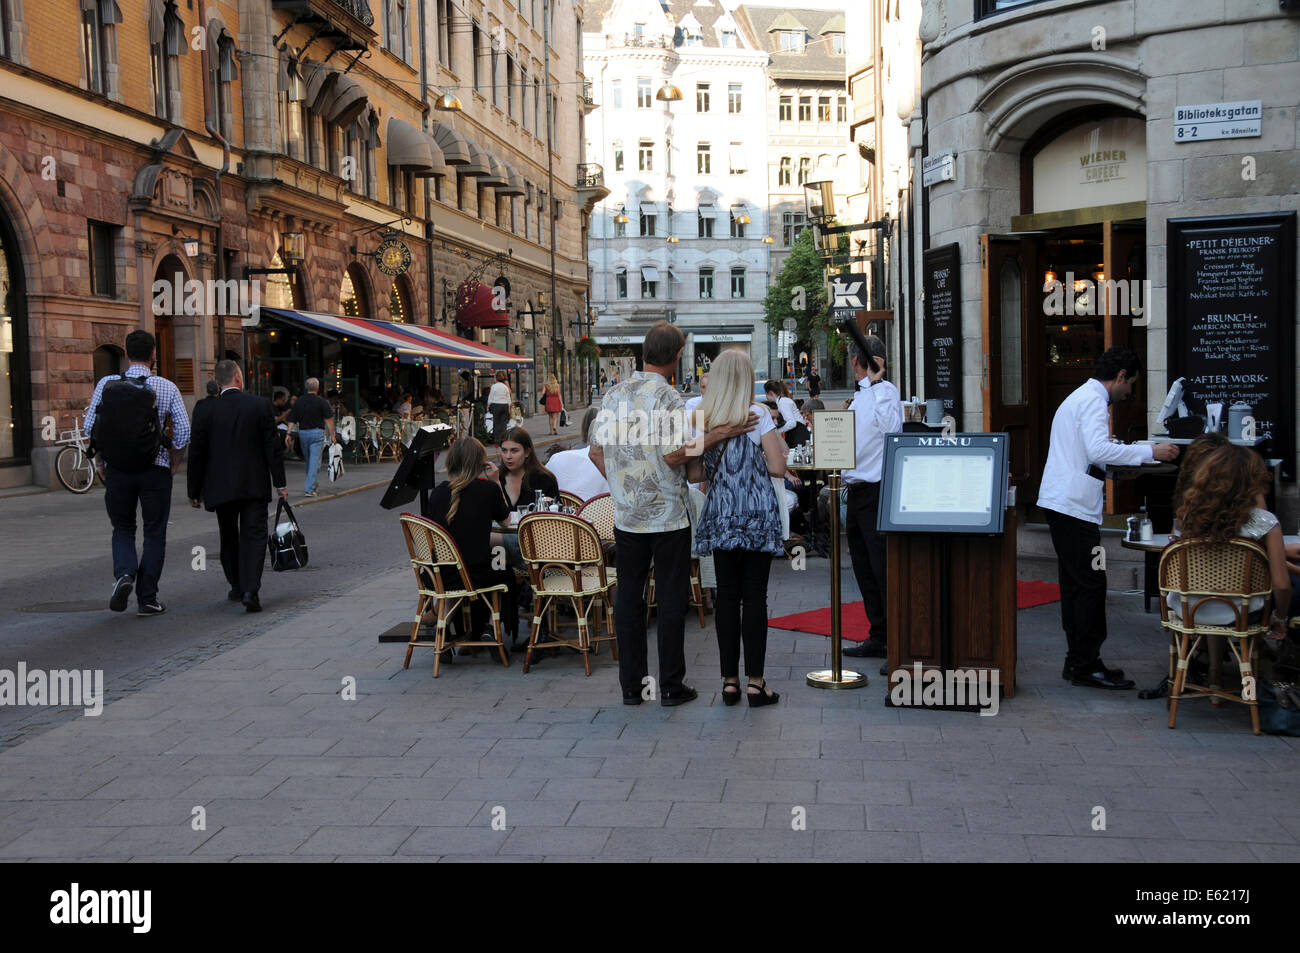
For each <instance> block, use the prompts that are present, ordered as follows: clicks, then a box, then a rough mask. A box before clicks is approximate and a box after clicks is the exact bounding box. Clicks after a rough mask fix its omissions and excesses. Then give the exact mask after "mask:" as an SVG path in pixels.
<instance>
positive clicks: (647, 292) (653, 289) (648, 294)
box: [641, 268, 659, 298]
mask: <svg viewBox="0 0 1300 953" xmlns="http://www.w3.org/2000/svg"><path fill="white" fill-rule="evenodd" d="M658 291H659V282H657V281H651V280H650V279H649V278H647V277H646V273H645V269H644V268H643V269H641V297H643V298H656V297H658Z"/></svg>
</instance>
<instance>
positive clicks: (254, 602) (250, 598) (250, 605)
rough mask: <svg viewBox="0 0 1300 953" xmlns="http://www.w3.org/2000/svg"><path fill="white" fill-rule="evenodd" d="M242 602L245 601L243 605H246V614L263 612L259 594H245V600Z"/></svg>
mask: <svg viewBox="0 0 1300 953" xmlns="http://www.w3.org/2000/svg"><path fill="white" fill-rule="evenodd" d="M242 601H243V603H244V611H245V612H261V611H262V603H261V601H260V600H259V599H258V598H257V593H255V592H246V593H244V598H243V600H242Z"/></svg>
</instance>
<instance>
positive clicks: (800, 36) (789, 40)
mask: <svg viewBox="0 0 1300 953" xmlns="http://www.w3.org/2000/svg"><path fill="white" fill-rule="evenodd" d="M806 36H807V34H805V33H804V32H803V31H802V30H781V31H780V42H781V52H782V53H802V52H803V47H804V39H805V37H806Z"/></svg>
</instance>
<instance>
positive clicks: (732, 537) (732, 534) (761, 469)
mask: <svg viewBox="0 0 1300 953" xmlns="http://www.w3.org/2000/svg"><path fill="white" fill-rule="evenodd" d="M704 470H705V473H706V474H707V476H708V480H709V492H708V496H706V497H705V500H704V511H703V512H702V513H701V514H700V523H699V525H698V526H697V527H696V528H695V549H694V553H695V555H696V556H707V555H708V554H709V553H711V552H713V551H714V550H715V549H747V550H750V551H752V552H760V553H772V554H773V555H776V554H779V553H781V552H783V550H784V547H783V545H782V542H783V540H782V538H781V513H780V511H779V510H778V509H777V500H776V491H775V490H774V489H773V488H772V478H771V477H770V476H768V473H767V461H766V460H764V459H763V451H762V450H761V449H760V448H759V445H758V444H756V443H754V441H753V440H751V439H749V437H748V436H746V435H742V436H739V437H732V438H731V439H730V440H725V441H723V442H722V443H720V444H717V445H715V446H713V447H711V448H710V449H709V450H708V451H707V452H706V453H705V454H704Z"/></svg>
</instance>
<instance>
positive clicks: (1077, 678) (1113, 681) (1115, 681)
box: [1070, 668, 1136, 691]
mask: <svg viewBox="0 0 1300 953" xmlns="http://www.w3.org/2000/svg"><path fill="white" fill-rule="evenodd" d="M1070 684H1071V685H1082V686H1084V687H1086V688H1109V689H1112V690H1115V691H1127V690H1128V689H1130V688H1134V687H1135V686H1136V683H1135V682H1133V681H1131V680H1130V679H1127V678H1111V677H1110V673H1108V672H1107V671H1106V670H1105V669H1104V668H1095V669H1093V671H1091V672H1080V671H1076V672H1075V673H1074V675H1072V676H1071V677H1070Z"/></svg>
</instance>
